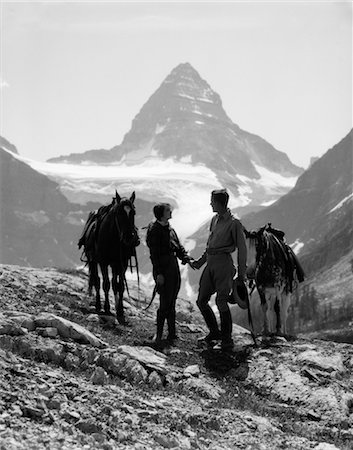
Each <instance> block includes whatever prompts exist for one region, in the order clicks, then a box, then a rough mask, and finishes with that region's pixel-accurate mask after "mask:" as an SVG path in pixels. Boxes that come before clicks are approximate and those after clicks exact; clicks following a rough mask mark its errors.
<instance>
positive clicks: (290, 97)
mask: <svg viewBox="0 0 353 450" xmlns="http://www.w3.org/2000/svg"><path fill="white" fill-rule="evenodd" d="M0 25H1V34H0V93H1V98H0V135H1V136H3V137H5V138H6V139H7V140H9V141H10V142H11V143H12V144H14V145H16V147H17V149H18V151H19V153H20V154H21V155H23V156H24V157H27V158H31V159H34V160H38V161H45V160H47V159H48V158H51V157H54V156H59V155H66V154H69V153H77V152H79V153H80V152H84V151H86V150H91V149H99V148H106V149H109V148H112V147H113V146H115V145H118V144H120V143H121V142H122V140H123V137H124V135H125V134H126V133H127V132H128V131H129V130H130V128H131V123H132V120H133V119H134V117H135V116H136V114H138V112H139V111H140V109H141V108H142V106H143V105H144V103H146V101H147V100H148V99H149V97H150V96H151V95H152V94H153V93H154V92H155V91H156V89H158V87H159V86H160V84H161V83H162V82H163V80H164V79H165V78H166V77H167V76H168V74H169V73H170V72H171V71H172V69H173V68H174V67H176V66H177V65H178V64H180V63H183V62H189V63H190V64H191V65H192V66H193V67H194V69H196V70H197V71H198V72H199V74H200V76H201V77H202V78H203V79H205V80H206V81H207V82H208V83H209V85H210V86H211V88H212V89H213V90H214V91H216V92H217V93H218V94H219V95H220V96H221V99H222V103H223V107H224V109H225V111H226V113H227V114H228V116H229V117H230V119H231V120H232V121H233V122H234V123H236V124H237V125H239V126H240V128H242V129H243V130H246V131H248V132H251V133H254V134H257V135H259V136H261V137H262V138H264V139H266V140H267V141H268V142H270V143H271V144H272V145H273V146H274V147H275V148H276V149H278V150H280V151H283V152H285V153H287V155H288V156H289V158H290V159H291V161H292V162H294V163H295V164H297V165H299V166H301V167H307V166H308V165H309V162H310V158H311V157H313V156H314V157H315V156H321V155H323V154H324V153H325V152H326V151H327V150H328V149H330V148H331V147H333V146H334V145H335V144H336V143H338V142H339V141H340V140H341V139H342V138H343V137H344V136H345V135H346V134H347V133H348V132H349V131H350V129H351V128H352V3H351V2H350V1H343V2H320V1H312V2H309V1H301V2H299V1H296V2H287V1H283V0H282V1H280V2H267V1H264V0H263V1H257V2H251V1H248V2H235V1H229V2H221V1H218V2H204V1H197V2H181V1H179V2H166V1H164V2H148V1H145V2H132V1H129V2H116V1H111V2H101V1H99V2H98V1H97V2H72V1H67V2H61V1H57V2H54V1H47V2H32V1H27V2H16V1H2V0H0Z"/></svg>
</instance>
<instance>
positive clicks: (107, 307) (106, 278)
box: [100, 264, 110, 314]
mask: <svg viewBox="0 0 353 450" xmlns="http://www.w3.org/2000/svg"><path fill="white" fill-rule="evenodd" d="M100 268H101V272H102V277H103V291H104V312H105V313H106V314H110V303H109V289H110V281H109V274H108V265H107V264H100Z"/></svg>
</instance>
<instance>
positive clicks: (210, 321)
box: [198, 304, 221, 344]
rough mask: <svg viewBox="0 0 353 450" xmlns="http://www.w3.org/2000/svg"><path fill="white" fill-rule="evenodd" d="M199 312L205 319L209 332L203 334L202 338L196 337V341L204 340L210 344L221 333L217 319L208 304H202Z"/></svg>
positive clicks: (218, 337) (219, 336) (217, 338)
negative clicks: (205, 334)
mask: <svg viewBox="0 0 353 450" xmlns="http://www.w3.org/2000/svg"><path fill="white" fill-rule="evenodd" d="M200 311H201V314H202V316H203V318H204V319H205V322H206V325H207V327H208V329H209V330H210V332H209V333H208V335H207V336H204V337H203V338H200V339H198V342H202V341H204V342H206V343H207V344H211V343H212V342H213V341H217V340H219V339H220V338H221V333H220V331H219V328H218V324H217V319H216V316H215V315H214V312H213V311H212V308H211V307H210V305H208V304H207V305H206V306H204V307H203V308H202V309H200Z"/></svg>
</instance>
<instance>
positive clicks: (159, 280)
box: [156, 274, 164, 286]
mask: <svg viewBox="0 0 353 450" xmlns="http://www.w3.org/2000/svg"><path fill="white" fill-rule="evenodd" d="M156 283H157V286H163V284H164V276H163V275H162V274H159V275H157V279H156Z"/></svg>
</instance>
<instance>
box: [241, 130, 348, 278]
mask: <svg viewBox="0 0 353 450" xmlns="http://www.w3.org/2000/svg"><path fill="white" fill-rule="evenodd" d="M352 154H353V150H352V131H350V132H349V133H348V135H347V136H346V137H345V138H344V139H342V140H341V141H340V142H339V143H338V144H336V145H335V146H334V147H333V148H332V149H330V150H328V151H327V152H326V153H325V154H324V155H323V156H322V157H321V158H320V159H318V160H317V161H316V162H315V163H314V164H313V165H312V166H311V167H310V168H309V169H308V170H307V171H305V172H304V173H303V174H302V175H301V176H300V177H299V178H298V180H297V183H296V185H295V187H294V188H293V189H292V190H291V191H290V192H288V193H287V194H286V195H284V196H283V197H281V198H280V199H279V200H278V201H277V202H275V203H274V204H272V205H271V206H269V207H267V208H265V209H263V210H261V211H259V212H257V213H250V214H248V215H245V216H244V217H243V224H244V225H245V226H246V227H247V228H248V229H254V228H258V227H260V226H263V225H265V224H266V223H268V222H271V223H272V225H273V226H274V227H276V228H281V229H282V230H284V231H285V232H286V238H287V241H288V242H289V243H291V244H293V243H296V247H297V249H298V250H299V249H300V247H301V246H303V248H302V249H301V250H299V255H300V258H301V259H302V260H303V261H305V262H306V265H307V268H308V269H309V271H314V270H318V269H320V268H321V267H324V266H326V265H328V264H332V263H334V262H335V261H337V259H338V258H340V257H341V256H343V255H344V254H345V253H347V251H349V250H350V249H351V248H352V247H353V221H352V218H353V173H352V167H353V164H352Z"/></svg>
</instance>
